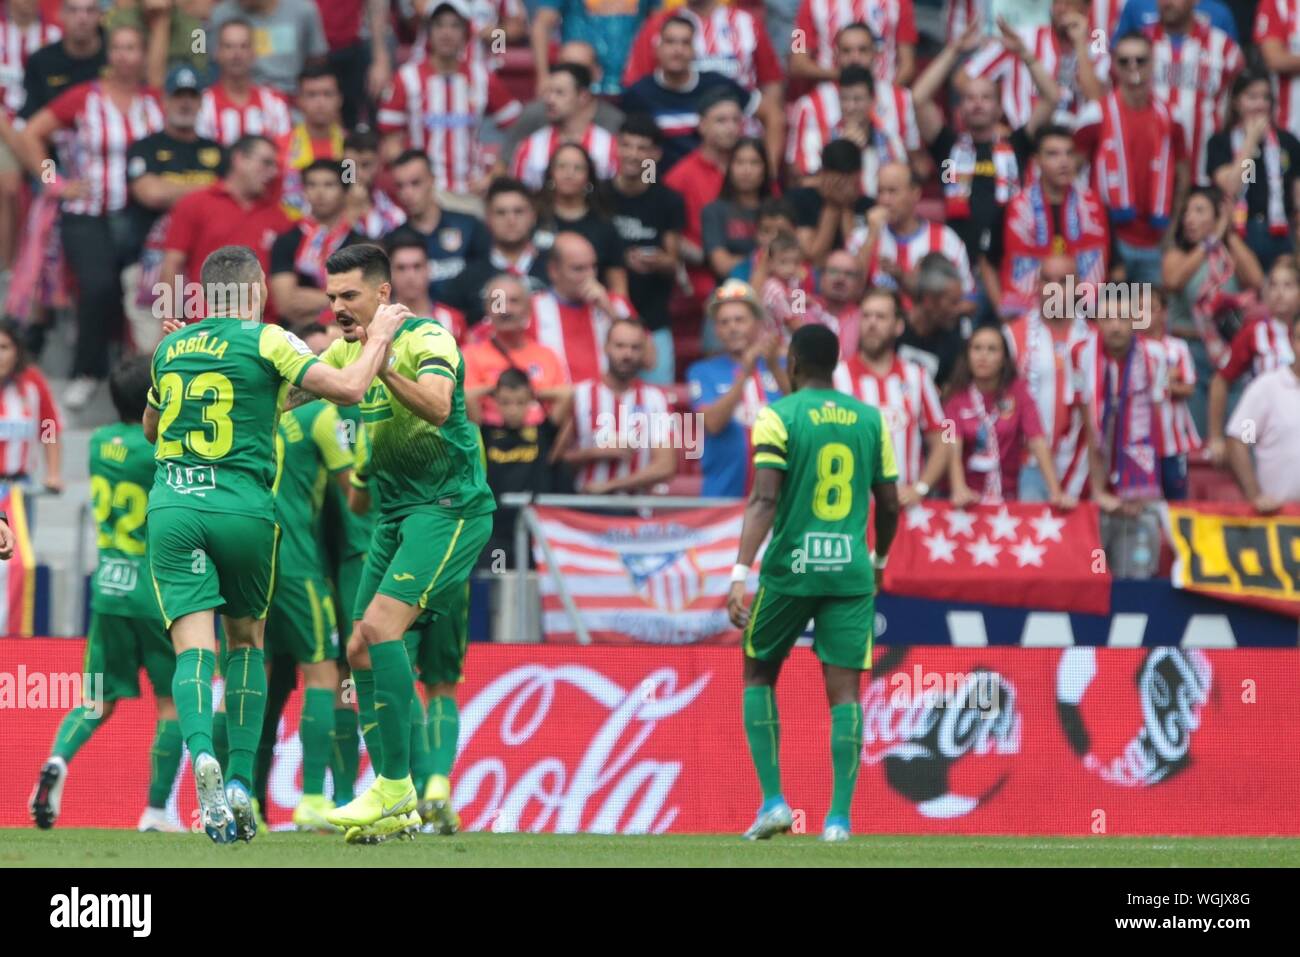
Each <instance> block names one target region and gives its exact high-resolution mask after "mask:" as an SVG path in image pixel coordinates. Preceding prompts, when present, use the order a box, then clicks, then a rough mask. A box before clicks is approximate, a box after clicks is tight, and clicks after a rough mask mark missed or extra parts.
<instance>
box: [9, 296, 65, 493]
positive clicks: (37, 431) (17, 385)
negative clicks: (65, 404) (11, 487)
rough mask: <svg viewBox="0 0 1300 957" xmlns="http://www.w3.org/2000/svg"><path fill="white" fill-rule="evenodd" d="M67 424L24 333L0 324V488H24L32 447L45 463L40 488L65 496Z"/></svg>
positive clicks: (11, 323)
mask: <svg viewBox="0 0 1300 957" xmlns="http://www.w3.org/2000/svg"><path fill="white" fill-rule="evenodd" d="M62 433H63V419H62V417H61V416H60V415H59V408H58V406H57V405H55V404H54V397H53V396H52V395H51V394H50V385H49V383H48V382H46V381H45V376H43V375H42V374H41V370H40V369H38V368H36V367H35V366H33V365H29V364H28V359H27V350H26V348H25V347H24V346H23V330H22V327H21V326H20V325H18V323H17V322H15V321H14V320H12V319H5V320H0V483H9V482H17V483H24V482H26V481H27V479H28V478H29V476H30V474H31V470H32V466H33V464H34V463H33V461H32V459H33V455H32V450H33V448H34V447H35V446H36V445H37V444H38V443H39V444H40V445H41V449H42V454H43V455H44V458H45V476H44V478H43V479H42V480H41V484H42V485H44V486H45V488H47V489H49V490H50V491H51V492H62V491H63V472H62V468H61V463H62V459H63V453H62V447H61V446H60V444H59V443H60V439H61V436H62Z"/></svg>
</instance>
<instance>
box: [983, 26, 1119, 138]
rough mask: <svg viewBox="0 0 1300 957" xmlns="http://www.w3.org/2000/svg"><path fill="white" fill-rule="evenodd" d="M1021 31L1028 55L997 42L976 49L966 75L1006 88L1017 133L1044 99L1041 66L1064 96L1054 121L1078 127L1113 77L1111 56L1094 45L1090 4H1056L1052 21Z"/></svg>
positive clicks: (1007, 110)
mask: <svg viewBox="0 0 1300 957" xmlns="http://www.w3.org/2000/svg"><path fill="white" fill-rule="evenodd" d="M1003 22H1005V21H1003ZM1015 32H1016V34H1017V36H1018V37H1019V38H1020V43H1021V44H1023V46H1024V50H1025V51H1026V52H1027V54H1028V56H1020V55H1018V52H1019V51H1017V50H1013V49H1012V48H1011V47H1010V46H1008V45H1007V44H1006V43H1005V42H997V41H992V42H989V43H986V44H985V45H984V46H983V47H981V48H980V49H979V50H978V51H976V53H975V55H974V56H972V57H971V58H970V60H968V61H967V63H966V67H965V69H964V70H963V73H964V74H965V76H969V77H984V78H985V79H989V80H994V81H996V82H998V83H1000V84H1001V86H1002V112H1003V115H1005V117H1006V120H1007V122H1008V123H1010V124H1011V128H1012V129H1017V128H1018V127H1021V126H1024V125H1025V124H1026V123H1028V122H1029V118H1030V116H1031V115H1032V114H1033V112H1034V107H1035V106H1036V105H1037V104H1038V101H1039V98H1040V96H1041V93H1042V91H1041V90H1040V89H1039V87H1038V84H1037V83H1035V82H1034V77H1033V72H1032V70H1033V67H1031V64H1033V65H1035V66H1037V65H1040V64H1041V67H1042V69H1043V70H1044V71H1045V72H1046V74H1047V75H1048V76H1050V77H1051V78H1052V79H1053V80H1055V81H1056V86H1057V89H1058V91H1059V94H1060V95H1059V97H1058V98H1057V101H1056V111H1055V112H1054V113H1053V114H1052V116H1051V120H1052V122H1053V123H1058V124H1060V125H1062V126H1065V127H1067V128H1069V129H1074V127H1075V125H1076V122H1077V118H1076V116H1077V113H1078V111H1079V107H1081V106H1082V105H1083V104H1084V103H1086V102H1088V101H1089V100H1100V99H1101V98H1102V96H1103V95H1104V93H1105V80H1106V77H1107V76H1109V75H1110V54H1109V53H1108V52H1107V49H1106V47H1105V46H1098V45H1097V44H1095V43H1093V41H1092V35H1091V33H1089V31H1088V0H1052V8H1051V21H1050V22H1049V23H1045V24H1042V25H1041V26H1031V27H1020V28H1017V29H1016V31H1015Z"/></svg>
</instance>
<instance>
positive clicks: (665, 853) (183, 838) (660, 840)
mask: <svg viewBox="0 0 1300 957" xmlns="http://www.w3.org/2000/svg"><path fill="white" fill-rule="evenodd" d="M367 865H378V866H393V867H587V866H590V867H765V866H778V867H780V866H786V867H791V866H792V867H1022V866H1033V867H1278V866H1282V867H1298V866H1300V840H1295V839H1286V838H1160V837H1156V838H1133V837H1093V838H1046V837H964V836H963V837H946V836H945V837H907V836H900V835H871V836H861V837H855V838H854V839H853V840H852V841H850V842H849V843H848V844H838V845H827V844H822V843H821V842H820V841H819V840H818V839H817V837H816V836H815V835H801V836H785V837H778V838H775V839H773V840H771V841H764V842H759V843H755V844H750V843H747V842H745V841H742V840H740V838H738V837H733V836H729V835H663V836H653V837H622V836H611V837H605V836H596V835H587V834H575V835H553V834H483V833H480V834H463V835H457V836H455V837H439V836H435V835H428V834H421V835H419V836H418V837H416V838H415V839H414V840H404V841H390V842H388V843H386V844H382V845H379V846H375V847H363V846H348V845H346V844H344V843H343V839H342V838H341V837H329V836H325V835H316V834H295V833H285V832H279V833H274V834H270V835H264V836H261V837H258V838H257V839H256V840H255V841H253V842H252V843H251V844H236V845H234V846H232V847H218V846H216V845H214V844H212V843H211V842H210V841H209V840H208V839H207V838H206V837H204V836H203V835H184V834H179V835H177V834H137V833H135V832H134V831H110V830H88V829H87V830H62V829H58V828H56V829H54V830H52V831H37V830H35V829H28V830H18V829H12V830H2V831H0V867H356V866H367Z"/></svg>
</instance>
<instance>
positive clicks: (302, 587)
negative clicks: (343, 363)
mask: <svg viewBox="0 0 1300 957" xmlns="http://www.w3.org/2000/svg"><path fill="white" fill-rule="evenodd" d="M303 341H304V342H305V343H306V344H307V346H308V348H309V349H311V351H312V352H313V354H318V353H319V352H321V351H323V350H324V349H325V347H326V344H327V339H326V337H325V336H324V335H322V334H315V335H305V336H304V337H303ZM342 431H343V430H342V428H341V420H340V418H339V411H338V407H337V406H335V405H333V404H331V403H329V402H326V401H325V400H323V399H317V400H316V401H314V402H308V403H307V404H305V405H300V406H297V407H296V408H293V409H290V410H288V411H286V412H285V413H284V414H283V415H281V416H280V424H279V430H278V434H277V436H276V443H275V444H276V461H277V465H278V469H277V473H276V480H275V515H276V522H277V523H278V524H279V526H280V551H279V569H278V571H277V575H276V584H275V593H274V594H273V595H272V596H271V609H270V612H269V614H268V615H267V617H266V650H267V652H268V653H271V654H277V655H282V656H284V657H285V658H286V659H292V660H293V661H294V662H295V663H296V664H297V665H298V667H299V668H301V669H302V673H303V682H304V684H305V685H306V688H305V690H304V691H303V702H302V716H301V718H300V719H299V724H298V737H299V740H300V741H301V742H302V800H301V801H300V802H299V804H298V807H297V808H295V809H294V812H293V823H294V825H295V826H296V827H297V828H298V829H300V830H328V831H332V830H334V828H333V827H332V826H331V825H329V824H328V823H327V822H326V821H325V817H324V815H325V812H326V811H330V810H333V808H334V802H333V801H331V800H330V799H329V798H327V797H326V796H325V769H326V767H328V766H329V763H330V758H331V753H332V750H333V748H332V744H333V740H334V732H335V718H334V700H335V696H336V694H337V693H338V689H339V668H338V661H337V659H338V654H339V629H338V618H337V616H336V614H335V607H334V599H333V596H332V595H331V593H330V584H329V579H328V575H327V570H326V566H325V560H324V558H325V556H324V543H323V540H322V536H321V532H322V529H321V509H322V506H323V505H324V503H325V495H326V492H327V489H328V487H329V485H330V483H331V482H333V483H335V484H336V485H337V486H338V487H340V488H343V489H346V488H347V487H348V485H349V476H350V474H351V469H352V451H351V449H350V448H349V446H348V443H347V441H346V438H345V436H344V435H343V434H342ZM277 667H278V665H277ZM269 717H271V718H272V719H273V720H275V721H276V722H277V723H278V718H279V715H278V714H276V715H271V716H269ZM267 724H270V722H269V721H268V722H267ZM267 732H269V734H270V735H271V740H272V742H273V741H274V735H275V728H274V727H270V728H267V727H266V726H265V725H264V731H263V733H264V734H266V733H267ZM259 784H260V782H259Z"/></svg>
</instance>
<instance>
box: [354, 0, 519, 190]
mask: <svg viewBox="0 0 1300 957" xmlns="http://www.w3.org/2000/svg"><path fill="white" fill-rule="evenodd" d="M468 42H469V17H468V14H467V13H466V12H465V5H464V2H463V0H454V2H453V0H442V2H440V3H439V4H438V5H437V6H436V7H435V8H434V11H433V16H432V17H431V18H430V20H429V48H430V56H429V58H428V59H427V60H425V61H424V62H423V63H408V64H406V65H405V66H403V67H402V68H401V69H400V70H398V72H397V77H396V78H395V79H394V80H393V85H392V88H391V89H390V90H389V94H388V96H387V97H386V98H385V99H384V102H383V103H382V104H381V105H380V108H379V132H380V133H381V134H384V143H383V147H382V153H381V155H382V156H383V157H384V158H385V159H386V160H389V161H391V160H392V159H394V158H395V157H396V156H397V154H398V153H400V152H401V150H402V148H403V141H405V142H406V145H407V146H409V147H410V148H411V149H418V150H423V151H424V152H426V153H427V154H428V156H429V160H430V162H431V163H432V165H433V175H434V182H435V184H436V186H437V188H438V189H441V190H445V191H447V192H449V193H457V194H462V195H464V194H470V193H473V194H474V195H475V197H481V196H482V195H483V194H484V193H486V192H487V188H488V186H489V185H490V184H491V182H492V179H493V177H494V176H495V175H496V174H498V173H500V172H503V170H502V169H501V168H500V167H501V165H502V164H501V163H500V161H498V162H497V163H496V164H487V163H485V162H484V159H483V155H482V149H481V146H480V144H479V128H480V127H481V126H482V124H483V121H484V120H485V119H488V120H491V121H492V122H493V123H495V124H496V125H497V126H498V127H499V128H502V129H504V128H506V127H508V126H509V125H510V124H511V123H513V122H514V121H515V120H516V119H517V118H518V116H519V113H520V112H521V111H522V110H523V106H522V105H521V104H520V102H519V101H518V100H516V99H515V98H514V95H513V94H511V92H510V91H509V90H508V89H507V88H506V86H505V84H504V83H502V82H501V80H500V78H498V77H497V76H496V74H494V73H491V72H489V71H488V69H487V68H486V67H484V66H483V65H482V64H481V63H467V62H465V61H464V60H463V59H462V53H463V52H464V50H465V46H466V44H467V43H468Z"/></svg>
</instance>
